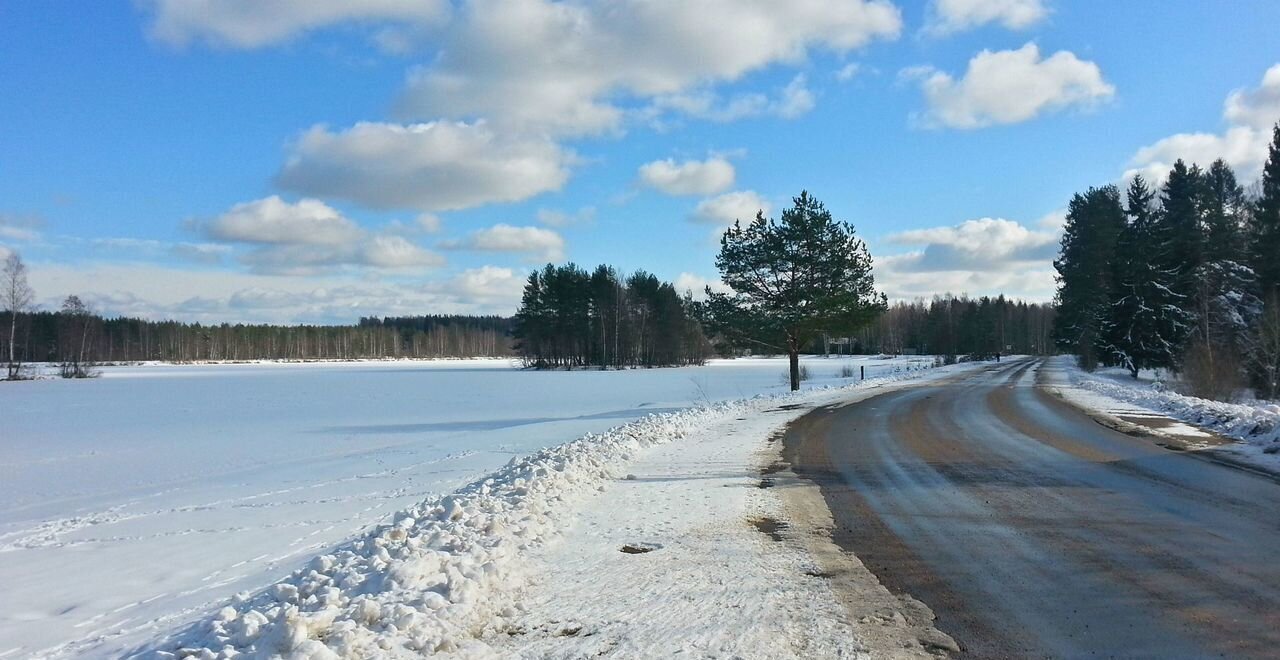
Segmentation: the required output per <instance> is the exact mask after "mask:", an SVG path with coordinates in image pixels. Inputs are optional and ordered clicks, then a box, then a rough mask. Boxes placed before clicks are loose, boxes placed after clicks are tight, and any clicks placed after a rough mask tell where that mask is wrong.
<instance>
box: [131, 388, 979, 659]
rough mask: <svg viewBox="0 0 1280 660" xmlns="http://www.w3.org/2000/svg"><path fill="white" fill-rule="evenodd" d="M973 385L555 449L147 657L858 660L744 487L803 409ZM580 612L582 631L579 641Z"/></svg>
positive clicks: (736, 409)
mask: <svg viewBox="0 0 1280 660" xmlns="http://www.w3.org/2000/svg"><path fill="white" fill-rule="evenodd" d="M965 368H967V365H960V366H958V367H953V368H942V369H934V370H929V371H923V372H914V373H903V374H898V375H895V376H891V377H889V378H884V379H876V380H869V381H865V382H862V383H858V384H856V385H852V386H850V387H847V388H836V389H829V390H810V391H806V392H801V393H797V394H789V395H781V396H771V397H757V398H754V399H746V400H738V401H732V402H726V403H720V404H715V405H711V406H708V407H705V408H699V409H695V410H688V411H680V412H674V413H667V414H661V415H652V416H650V417H647V418H644V419H641V420H638V421H636V422H632V423H630V424H626V425H623V426H620V427H617V428H615V429H613V430H611V431H608V432H605V433H602V434H589V435H587V436H584V437H583V438H580V439H579V440H576V441H574V442H570V443H567V444H564V445H560V446H556V447H551V448H548V449H544V450H542V451H539V452H537V453H535V454H532V455H530V456H527V457H525V458H521V459H517V460H513V461H512V462H511V463H509V464H508V465H507V466H506V467H505V468H503V469H501V470H500V471H498V472H497V473H495V474H493V475H491V476H490V477H488V478H486V479H483V480H481V481H478V482H476V483H473V484H472V485H470V486H468V487H466V488H463V489H461V490H459V491H457V492H455V493H453V494H451V495H448V496H445V497H442V498H437V499H433V500H429V501H426V502H423V503H421V504H419V505H417V506H414V507H411V508H409V509H406V510H404V511H402V512H400V513H398V514H396V515H395V517H394V518H393V522H391V523H389V524H386V525H381V526H379V527H377V528H375V529H373V530H372V531H370V532H369V533H368V534H366V535H364V536H362V537H361V538H359V539H357V540H355V541H352V542H350V543H348V544H346V545H344V546H341V547H340V548H338V549H337V550H335V551H333V552H331V553H329V554H325V555H321V556H318V557H316V558H315V559H314V560H312V561H311V562H310V563H309V564H308V565H307V566H306V567H305V568H302V569H299V570H297V571H295V572H294V573H293V574H292V575H290V576H289V577H287V578H285V579H284V580H281V581H280V582H278V583H277V584H275V585H272V586H271V587H269V588H267V589H265V590H263V591H261V592H259V593H257V594H253V595H250V594H243V595H240V596H237V597H236V598H235V599H234V600H233V602H232V603H231V604H229V605H227V606H226V607H224V608H222V609H221V610H219V611H218V612H216V613H214V614H213V615H212V616H210V617H208V618H206V619H204V620H201V621H197V622H196V623H194V624H192V625H190V626H188V627H187V628H184V629H182V630H179V631H177V632H175V633H173V634H171V635H169V636H167V637H165V638H162V639H160V640H157V641H156V642H154V643H152V644H150V645H148V646H146V647H144V648H140V649H138V650H137V655H139V656H142V657H207V658H218V657H225V658H229V657H246V655H245V654H247V657H272V656H283V657H289V658H333V657H370V656H378V657H414V656H419V655H421V654H422V653H424V652H426V653H433V652H434V653H453V654H456V655H458V656H463V657H489V656H493V655H504V656H507V655H513V654H514V655H521V654H526V653H527V654H531V655H536V656H539V657H541V656H548V655H549V656H553V657H554V656H557V655H562V656H566V657H577V656H581V655H583V654H594V653H595V652H598V651H605V652H608V651H610V649H615V651H614V652H616V653H619V654H620V655H623V656H627V657H634V656H635V655H637V654H639V655H645V654H648V655H655V656H657V655H661V656H666V655H669V654H670V653H674V652H676V651H679V650H680V649H682V648H684V649H688V650H698V651H700V652H703V653H710V654H712V655H728V654H734V653H738V654H745V655H748V656H754V657H759V656H778V655H782V656H790V655H801V656H803V655H812V654H822V655H834V654H849V655H856V654H857V653H858V652H860V651H863V650H865V649H862V648H861V647H860V646H859V643H858V642H857V641H856V638H855V637H854V636H853V633H852V632H851V628H850V627H849V625H848V624H847V623H842V621H844V614H843V612H842V611H840V609H839V608H840V605H839V604H838V601H837V599H836V598H834V597H833V596H832V594H831V592H830V589H829V587H827V586H826V585H825V584H824V583H823V581H822V580H821V579H819V578H817V577H813V578H810V579H807V580H806V579H797V578H803V577H804V572H805V570H806V567H807V568H808V570H810V572H816V571H814V570H813V568H812V562H811V561H810V560H808V559H806V557H805V555H804V551H803V549H802V548H799V547H794V546H785V545H784V544H778V543H773V542H771V541H770V539H769V536H767V535H766V533H767V532H769V531H770V527H769V525H770V524H773V523H770V522H769V521H779V520H781V516H782V514H781V509H780V507H781V504H780V500H779V499H778V498H776V497H773V496H772V495H771V494H770V493H769V491H768V490H766V489H760V488H755V487H754V486H756V485H758V483H759V480H758V477H757V478H756V479H755V481H754V482H753V481H752V476H753V475H758V470H759V466H760V463H761V461H763V460H764V454H762V452H765V451H768V450H769V449H770V448H769V442H768V437H769V435H770V433H771V432H772V431H774V430H777V429H779V428H780V427H781V426H782V425H783V424H785V423H786V422H787V421H789V420H791V419H793V418H795V417H798V416H800V415H801V414H803V413H804V412H806V411H807V410H808V409H811V408H813V407H815V406H818V405H823V404H826V403H834V402H836V401H841V400H847V399H848V398H849V396H850V394H852V393H851V392H849V390H854V389H863V390H872V389H874V388H876V387H883V386H885V385H887V384H889V383H892V382H896V381H901V380H907V379H916V378H918V379H933V378H940V377H943V376H946V375H951V374H954V373H955V371H956V370H957V369H965ZM679 438H684V439H685V440H686V441H684V442H679V443H674V444H672V445H669V446H668V447H666V448H664V450H663V451H661V452H656V453H654V454H653V455H650V454H649V453H646V454H645V455H644V457H643V461H644V462H641V463H638V464H636V467H628V466H629V465H630V464H631V463H633V461H636V460H637V459H641V458H642V456H641V454H642V452H644V450H646V449H648V448H650V447H653V446H655V445H659V444H664V443H668V442H670V441H672V440H676V439H679ZM773 451H775V452H776V449H773ZM664 466H665V467H664ZM628 470H632V471H635V470H639V471H640V473H641V474H644V475H646V476H645V477H644V478H640V477H639V476H637V478H635V479H621V480H620V478H621V477H623V475H625V474H626V473H627V471H628ZM605 491H608V494H607V495H605V496H599V494H600V493H602V492H605ZM579 516H580V521H579V523H578V524H577V525H576V526H574V524H573V523H574V521H575V519H577V518H579ZM752 520H754V521H755V522H756V523H757V527H758V529H757V527H752V526H751V525H749V524H748V522H749V521H752ZM703 523H710V524H707V525H703ZM566 530H569V531H568V532H567V537H566ZM593 530H595V532H598V533H597V534H595V535H594V536H593ZM761 532H766V533H761ZM624 537H625V538H624ZM619 540H621V541H622V543H621V544H619V543H617V541H619ZM622 545H630V546H631V547H630V548H629V549H628V550H627V551H621V550H622V547H621V546H622ZM615 546H617V547H615ZM657 546H662V547H657ZM682 548H683V550H682ZM646 550H650V551H648V552H646ZM684 550H688V551H689V552H687V553H686V552H684ZM682 557H683V559H682ZM624 569H626V570H624ZM628 571H629V572H628ZM779 576H784V579H783V580H779ZM606 582H608V583H609V585H612V587H610V586H609V585H607V584H606ZM589 595H593V597H591V598H589V597H588V596H589ZM592 603H595V604H594V605H592ZM628 608H631V609H628ZM587 614H590V615H592V616H593V617H594V618H592V619H591V620H590V622H589V623H590V626H591V627H590V628H589V627H588V622H586V621H584V623H582V625H578V624H577V623H574V621H577V620H581V619H584V617H585V616H586V615H587ZM562 621H568V622H569V623H568V624H566V625H560V622H562ZM677 624H681V625H677ZM597 632H599V633H602V634H596V633H597ZM603 633H608V634H603ZM599 644H603V645H605V646H597V645H599ZM584 645H585V646H584ZM610 645H611V646H610ZM588 648H590V649H591V650H587V649H588ZM899 650H901V647H899Z"/></svg>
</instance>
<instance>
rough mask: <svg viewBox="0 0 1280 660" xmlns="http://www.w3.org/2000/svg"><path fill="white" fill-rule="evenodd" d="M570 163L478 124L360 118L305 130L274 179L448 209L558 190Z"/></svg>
mask: <svg viewBox="0 0 1280 660" xmlns="http://www.w3.org/2000/svg"><path fill="white" fill-rule="evenodd" d="M572 162H573V157H572V155H571V154H570V153H569V152H568V151H566V150H565V149H563V148H561V147H560V146H559V145H557V144H556V143H554V142H552V141H550V140H548V139H546V138H542V137H530V136H516V135H510V134H504V135H500V134H498V133H497V132H495V131H493V130H492V129H491V128H490V127H489V126H488V125H486V124H485V123H483V122H477V123H465V122H430V123H426V124H411V125H407V126H402V125H399V124H386V123H374V122H361V123H358V124H356V125H355V126H353V127H351V128H349V129H347V130H344V131H341V132H336V133H335V132H333V131H330V130H329V129H328V128H326V127H324V126H315V127H313V128H312V129H311V130H309V131H307V132H306V133H305V134H304V135H303V136H302V137H301V139H299V140H298V141H297V143H296V144H295V145H293V149H292V153H291V154H290V156H289V158H288V160H287V161H286V163H285V165H284V167H283V168H282V169H281V170H280V172H279V174H277V176H276V183H277V184H278V185H279V186H280V187H282V188H284V189H286V190H291V191H295V192H298V193H301V194H304V195H312V196H316V197H325V198H340V199H347V200H351V201H353V202H357V203H359V204H363V205H365V206H368V207H372V208H378V209H389V208H414V209H419V210H422V211H448V210H457V209H465V208H470V207H474V206H480V205H483V204H489V203H494V202H516V201H520V200H523V199H527V198H529V197H533V196H534V195H537V194H539V193H543V192H547V191H550V190H557V189H559V188H560V187H561V186H562V185H564V183H565V181H567V180H568V178H569V169H568V168H569V165H570V164H571V163H572Z"/></svg>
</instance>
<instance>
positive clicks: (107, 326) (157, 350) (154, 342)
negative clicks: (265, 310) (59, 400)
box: [0, 296, 514, 378]
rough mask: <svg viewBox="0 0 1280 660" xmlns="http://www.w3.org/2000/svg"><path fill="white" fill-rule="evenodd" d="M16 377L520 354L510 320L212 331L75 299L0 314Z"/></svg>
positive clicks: (433, 319)
mask: <svg viewBox="0 0 1280 660" xmlns="http://www.w3.org/2000/svg"><path fill="white" fill-rule="evenodd" d="M0 327H3V328H4V330H5V332H6V334H7V335H8V336H9V337H12V338H13V341H12V342H11V343H9V344H8V345H7V346H6V353H7V352H8V351H10V350H11V351H12V357H9V359H8V364H9V373H8V374H7V375H8V377H10V378H17V377H20V376H21V374H20V371H21V367H22V365H23V364H24V363H29V362H52V363H56V364H58V365H59V366H60V370H61V372H62V374H63V375H64V376H68V377H84V376H91V375H93V373H94V372H93V369H92V367H93V365H94V364H96V363H101V362H137V361H146V360H155V361H163V362H193V361H204V360H225V361H238V360H323V359H339V360H345V359H379V358H468V357H504V356H512V355H514V352H513V348H512V338H511V330H512V320H511V319H510V318H508V317H501V316H458V315H429V316H413V317H388V318H375V317H370V318H362V319H360V321H359V323H358V324H357V325H268V324H239V323H237V324H230V323H222V324H217V325H206V324H200V323H183V322H179V321H151V320H146V319H139V318H129V317H117V318H104V317H103V316H101V315H99V314H96V313H94V312H93V311H92V310H91V309H90V308H89V306H88V305H86V304H85V303H84V302H83V301H81V300H80V298H78V297H76V296H70V297H68V299H67V301H66V302H65V303H64V304H63V306H62V307H61V309H59V310H57V311H24V312H21V313H19V314H14V313H13V312H12V311H11V310H9V309H6V310H5V311H4V312H0ZM7 338H8V337H6V339H7Z"/></svg>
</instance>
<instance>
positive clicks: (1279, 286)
mask: <svg viewBox="0 0 1280 660" xmlns="http://www.w3.org/2000/svg"><path fill="white" fill-rule="evenodd" d="M1249 233H1250V251H1249V252H1250V256H1251V258H1252V262H1253V263H1252V266H1253V270H1254V272H1255V273H1256V274H1257V278H1258V289H1259V291H1260V293H1261V295H1262V300H1263V303H1264V304H1265V307H1264V309H1263V313H1262V316H1261V318H1260V319H1259V322H1258V323H1257V324H1256V326H1255V327H1254V328H1253V331H1252V332H1251V333H1250V342H1249V344H1250V349H1251V350H1250V358H1251V360H1250V361H1251V365H1250V366H1251V369H1252V371H1253V374H1254V379H1255V380H1254V383H1255V385H1257V387H1258V391H1259V393H1260V394H1261V395H1262V396H1265V397H1275V396H1280V123H1277V124H1276V125H1275V127H1274V128H1273V129H1272V133H1271V148H1270V152H1269V153H1268V156H1267V163H1266V165H1265V166H1264V167H1263V169H1262V193H1261V195H1260V196H1259V197H1258V199H1257V201H1256V202H1255V204H1254V207H1253V218H1252V222H1251V225H1250V232H1249Z"/></svg>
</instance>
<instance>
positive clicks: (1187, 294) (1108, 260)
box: [1054, 124, 1280, 398]
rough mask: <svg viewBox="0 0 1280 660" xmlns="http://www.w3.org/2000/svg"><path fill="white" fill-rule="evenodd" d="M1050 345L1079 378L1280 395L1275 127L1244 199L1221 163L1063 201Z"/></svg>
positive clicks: (1279, 198) (1278, 135)
mask: <svg viewBox="0 0 1280 660" xmlns="http://www.w3.org/2000/svg"><path fill="white" fill-rule="evenodd" d="M1054 267H1055V268H1056V269H1057V271H1058V279H1059V286H1058V292H1057V303H1058V307H1059V310H1058V311H1059V313H1058V317H1057V322H1056V324H1055V327H1054V337H1055V340H1056V341H1057V343H1058V346H1059V347H1060V348H1062V349H1063V350H1064V351H1067V352H1071V353H1074V354H1076V355H1078V356H1079V357H1080V361H1081V364H1082V366H1084V367H1085V368H1088V369H1092V368H1094V367H1095V366H1096V365H1097V364H1104V365H1109V366H1122V367H1124V368H1126V369H1128V370H1129V372H1130V373H1131V374H1132V375H1133V376H1134V377H1135V378H1136V377H1137V375H1138V372H1139V371H1140V370H1141V369H1149V368H1165V369H1170V370H1173V371H1177V372H1181V373H1182V374H1183V375H1184V377H1185V379H1186V380H1187V381H1188V382H1189V383H1190V384H1191V386H1192V387H1193V389H1194V390H1195V392H1196V393H1197V394H1199V395H1201V396H1207V397H1211V398H1227V397H1230V396H1232V395H1234V394H1235V393H1236V392H1237V391H1238V390H1239V389H1241V388H1242V387H1245V386H1247V385H1250V384H1251V385H1252V386H1253V387H1254V388H1255V389H1256V391H1257V393H1258V394H1259V395H1260V396H1263V397H1266V398H1274V397H1276V396H1277V395H1280V124H1277V125H1276V127H1275V129H1274V131H1273V138H1272V143H1271V146H1270V150H1269V157H1268V159H1267V161H1266V165H1265V167H1264V169H1263V174H1262V180H1261V181H1260V183H1259V185H1258V186H1257V187H1256V188H1255V189H1254V192H1252V193H1247V192H1246V191H1245V189H1244V187H1243V186H1241V185H1240V183H1239V182H1238V181H1237V179H1236V176H1235V173H1234V172H1233V171H1232V169H1231V167H1230V166H1228V165H1227V164H1226V163H1225V162H1223V161H1222V160H1217V161H1215V162H1213V163H1212V164H1211V165H1210V166H1209V167H1208V168H1207V169H1202V168H1201V167H1199V166H1198V165H1196V164H1192V165H1190V166H1188V165H1187V164H1186V163H1184V162H1183V161H1181V160H1179V161H1177V162H1176V163H1174V165H1173V168H1172V169H1171V170H1170V172H1169V175H1168V178H1167V179H1166V180H1165V182H1164V183H1163V184H1161V185H1160V186H1159V187H1158V188H1153V187H1152V186H1151V185H1150V184H1149V183H1148V182H1147V181H1146V180H1145V179H1143V178H1142V177H1141V176H1135V177H1134V178H1133V179H1132V181H1130V183H1129V184H1128V186H1127V190H1126V191H1125V194H1124V195H1123V197H1122V195H1121V193H1120V190H1119V188H1117V187H1116V186H1114V185H1106V186H1101V187H1096V188H1090V189H1088V190H1087V191H1086V192H1084V193H1078V194H1076V195H1075V196H1073V197H1072V199H1071V202H1070V204H1069V206H1068V212H1067V220H1066V226H1065V233H1064V235H1063V238H1062V245H1061V250H1060V253H1059V257H1058V259H1057V260H1056V261H1055V262H1054Z"/></svg>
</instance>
